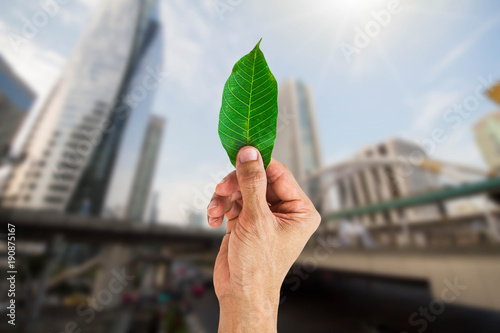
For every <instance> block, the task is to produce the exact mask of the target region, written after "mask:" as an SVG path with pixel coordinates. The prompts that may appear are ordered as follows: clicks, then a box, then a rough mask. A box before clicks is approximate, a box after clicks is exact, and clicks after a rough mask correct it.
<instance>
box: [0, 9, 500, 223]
mask: <svg viewBox="0 0 500 333" xmlns="http://www.w3.org/2000/svg"><path fill="white" fill-rule="evenodd" d="M159 1H160V13H159V19H160V21H161V23H162V27H163V29H164V39H165V40H164V47H165V49H164V64H165V68H166V70H167V72H168V76H167V78H166V80H164V81H163V83H162V85H161V87H160V89H159V90H158V92H157V94H156V101H155V106H154V108H153V110H152V112H154V113H156V114H159V115H162V116H164V117H166V118H167V125H166V130H165V133H164V138H163V142H162V146H161V152H160V157H159V161H158V165H157V170H156V175H155V179H154V184H153V186H154V189H155V191H157V192H158V193H159V209H160V219H161V220H163V221H171V222H172V223H179V224H182V223H185V222H186V220H187V218H188V214H187V212H189V211H190V210H191V209H195V210H196V211H198V212H200V213H203V210H204V209H205V207H206V205H207V204H208V200H209V198H210V196H211V192H212V191H213V188H214V186H215V185H216V183H217V182H218V181H219V180H220V179H221V178H222V177H223V176H224V175H225V174H226V173H228V172H229V171H231V170H232V167H231V166H230V163H229V160H228V158H227V155H226V153H225V151H224V149H223V148H222V146H221V144H220V140H219V137H218V134H217V124H218V114H219V109H220V105H221V95H222V88H223V85H224V82H225V80H226V79H227V77H228V76H229V74H230V72H231V69H232V66H233V65H234V63H235V62H236V61H237V60H238V59H239V58H240V57H242V56H243V55H245V54H246V53H248V52H249V51H250V50H251V49H252V48H253V47H254V45H255V44H256V43H257V42H258V40H259V39H260V38H262V43H261V49H262V51H263V52H264V54H265V56H266V59H267V62H268V64H269V67H270V69H271V71H272V72H273V73H274V75H275V77H276V79H277V80H278V84H279V83H280V82H282V81H283V80H284V79H286V78H295V79H300V80H302V81H303V82H304V83H305V84H307V85H309V86H310V88H311V90H312V93H313V98H314V103H315V111H316V117H317V121H318V131H319V133H318V134H319V138H320V144H321V151H322V154H323V161H324V163H325V164H330V163H333V162H336V161H339V160H341V159H345V158H348V157H350V156H352V155H354V154H355V153H356V151H358V150H359V149H360V148H362V147H363V146H366V145H370V144H375V143H377V142H380V141H383V140H385V139H388V138H392V137H403V138H406V139H409V140H412V141H415V142H417V143H420V144H422V145H423V146H424V148H425V149H426V151H427V152H428V153H429V154H430V155H431V156H433V157H435V158H438V159H440V160H447V161H453V162H459V163H464V164H470V165H475V166H479V167H483V168H485V167H486V166H485V164H484V162H483V159H482V156H481V154H480V152H479V151H478V149H477V147H476V145H475V142H474V135H473V131H472V126H473V124H474V123H475V122H476V121H477V120H478V119H479V118H481V117H482V116H484V115H486V114H488V113H489V112H491V111H494V110H495V109H496V106H495V104H493V103H492V102H491V101H489V100H487V99H486V98H484V91H485V90H486V89H487V88H488V86H489V85H491V84H493V83H494V82H495V81H498V80H500V62H499V61H498V56H499V53H498V51H499V50H500V39H499V38H498V35H499V31H500V2H498V1H494V0H490V1H481V2H479V1H473V0H467V1H465V0H453V1H452V0H435V1H423V0H400V1H397V0H388V1H387V0H366V1H363V0H338V1H335V0H317V1H310V0H309V1H306V0H296V1H289V0H288V1H278V0H267V1H265V0H262V1H260V0H259V1H257V0H254V1H249V0H196V1H195V0H193V1H183V0H159ZM40 3H41V2H39V1H26V0H25V1H15V2H14V1H10V2H7V1H4V2H2V3H1V4H0V54H1V55H2V56H4V57H5V58H6V59H7V61H8V62H9V63H10V64H11V65H12V67H13V68H14V69H15V71H16V72H17V73H19V75H20V76H21V77H22V78H24V79H25V80H26V82H27V83H28V84H29V85H30V86H31V87H33V89H34V90H35V91H36V92H37V93H38V94H39V95H40V96H42V95H44V94H47V92H48V91H50V89H51V87H52V85H53V83H54V82H55V80H56V79H57V77H58V76H59V75H60V73H61V72H62V70H63V69H64V65H65V63H66V61H67V59H68V58H69V57H70V56H71V52H72V50H73V48H74V47H75V46H76V43H77V42H78V39H79V38H80V37H81V35H82V33H83V32H84V31H85V27H86V24H87V23H88V22H89V20H90V18H91V17H92V14H93V13H94V10H95V8H96V5H97V3H98V1H97V0H67V1H66V4H64V5H60V6H59V8H58V10H57V12H56V13H55V14H54V15H53V16H50V17H49V19H48V21H47V22H46V23H45V24H43V26H42V27H40V28H39V29H36V31H35V32H34V33H33V36H31V37H30V38H29V39H26V40H23V42H22V43H21V44H16V42H13V38H12V36H13V33H19V32H20V30H21V28H22V27H23V24H24V22H25V20H33V17H34V15H35V16H36V14H37V12H39V11H40V10H41V4H40Z"/></svg>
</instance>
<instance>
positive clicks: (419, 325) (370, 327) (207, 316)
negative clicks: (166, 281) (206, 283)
mask: <svg viewBox="0 0 500 333" xmlns="http://www.w3.org/2000/svg"><path fill="white" fill-rule="evenodd" d="M432 301H433V299H432V297H431V296H430V293H429V291H428V290H427V289H426V287H425V286H422V285H407V284H401V283H398V282H394V281H390V282H388V281H369V280H366V279H361V278H356V277H347V276H338V275H333V274H332V273H328V272H317V273H316V274H315V275H314V276H311V277H309V278H308V279H307V280H306V281H303V283H301V286H300V288H299V289H297V290H295V291H291V290H286V288H285V289H284V297H283V298H282V304H281V305H280V310H279V318H278V331H279V332H280V333H295V332H300V333H303V332H307V333H332V332H335V333H402V332H403V333H404V332H407V333H413V332H419V333H422V332H429V333H431V332H439V333H462V332H463V333H471V332H474V333H475V332H481V333H498V332H500V328H499V327H500V313H495V312H489V311H483V310H478V309H471V308H466V307H461V306H455V305H453V304H447V305H445V307H444V309H443V311H442V313H440V314H437V315H432V313H431V312H429V317H428V318H429V319H425V317H423V316H421V315H420V314H418V311H419V309H420V308H423V309H425V308H429V307H430V305H431V302H432ZM414 312H417V315H414V318H413V319H414V325H411V324H410V321H409V317H410V316H411V315H412V314H413V313H414ZM195 315H196V316H197V317H198V319H199V321H200V322H201V324H202V325H203V326H204V328H205V331H206V332H207V333H211V332H214V333H215V332H217V322H218V305H217V299H216V297H215V295H214V293H213V290H209V291H208V292H207V293H206V294H205V295H204V296H203V297H202V298H201V299H200V300H199V301H198V302H197V303H196V304H195ZM417 321H418V322H417Z"/></svg>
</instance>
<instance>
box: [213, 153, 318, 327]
mask: <svg viewBox="0 0 500 333" xmlns="http://www.w3.org/2000/svg"><path fill="white" fill-rule="evenodd" d="M207 213H208V220H209V224H210V226H212V227H218V226H220V225H221V223H222V221H223V217H224V216H225V217H226V218H227V220H228V222H227V234H226V236H224V238H223V240H222V244H221V248H220V251H219V254H218V256H217V260H216V262H215V268H214V287H215V292H216V294H217V298H218V299H219V303H220V307H221V318H220V324H219V332H236V331H241V332H246V331H248V332H256V331H259V332H273V331H276V320H277V309H278V304H279V292H280V287H281V284H282V282H283V280H284V278H285V276H286V274H287V272H288V271H289V269H290V267H291V266H292V264H293V263H294V261H295V260H296V259H297V257H298V256H299V254H300V252H302V249H303V248H304V246H305V244H306V243H307V241H308V240H309V238H310V237H311V235H312V234H313V232H314V231H315V230H316V229H317V227H318V226H319V223H320V220H321V217H320V215H319V213H318V212H317V211H316V209H315V208H314V206H313V204H312V203H311V201H310V200H309V199H308V198H307V196H306V195H305V193H304V192H303V191H302V190H301V189H300V187H299V185H298V184H297V182H296V180H295V178H294V177H293V175H292V174H291V173H290V171H289V170H288V169H287V168H286V167H285V166H284V165H282V164H281V163H279V162H278V161H276V160H274V159H273V160H272V161H271V163H270V164H269V167H268V168H267V170H265V169H264V165H263V162H262V157H261V155H260V153H259V152H258V150H257V149H255V148H253V147H244V148H242V149H241V150H240V151H239V153H238V156H237V158H236V171H235V172H232V173H230V174H229V175H227V176H226V178H224V180H223V181H221V183H220V184H218V185H217V187H216V190H215V194H214V195H213V197H212V200H211V201H210V204H209V206H208V210H207ZM255 325H258V326H255ZM235 328H238V329H239V330H236V329H235Z"/></svg>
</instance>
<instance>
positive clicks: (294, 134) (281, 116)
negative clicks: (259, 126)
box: [273, 79, 322, 194]
mask: <svg viewBox="0 0 500 333" xmlns="http://www.w3.org/2000/svg"><path fill="white" fill-rule="evenodd" d="M278 109H279V113H278V125H277V131H276V132H277V136H276V142H275V144H274V151H273V157H274V158H275V159H277V160H278V161H280V162H281V163H283V164H285V165H286V166H287V167H288V168H289V169H290V171H291V172H292V173H293V175H294V176H295V178H296V179H297V181H298V182H299V184H300V185H301V186H303V187H307V188H304V190H306V191H308V192H315V191H316V190H317V184H316V185H315V184H314V183H311V182H307V178H308V176H309V175H311V174H313V173H315V172H317V171H318V170H319V169H320V168H321V165H322V159H321V149H320V145H319V138H318V130H317V127H316V114H315V112H314V103H313V99H312V94H311V90H310V89H309V87H307V86H306V85H305V84H303V83H302V82H300V81H297V80H292V79H289V80H285V81H284V82H283V83H282V84H281V85H280V87H279V92H278ZM310 194H311V193H310Z"/></svg>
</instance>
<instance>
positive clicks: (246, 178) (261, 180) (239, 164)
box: [236, 146, 268, 210]
mask: <svg viewBox="0 0 500 333" xmlns="http://www.w3.org/2000/svg"><path fill="white" fill-rule="evenodd" d="M236 177H237V178H238V184H239V185H240V191H241V196H242V198H243V209H245V210H246V209H248V208H250V209H255V208H257V209H259V208H261V209H263V208H266V209H267V208H268V205H267V201H266V191H267V176H266V170H265V169H264V163H263V162H262V156H261V155H260V153H259V151H258V150H257V149H256V148H254V147H250V146H247V147H243V148H241V149H240V151H239V152H238V156H237V157H236Z"/></svg>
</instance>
